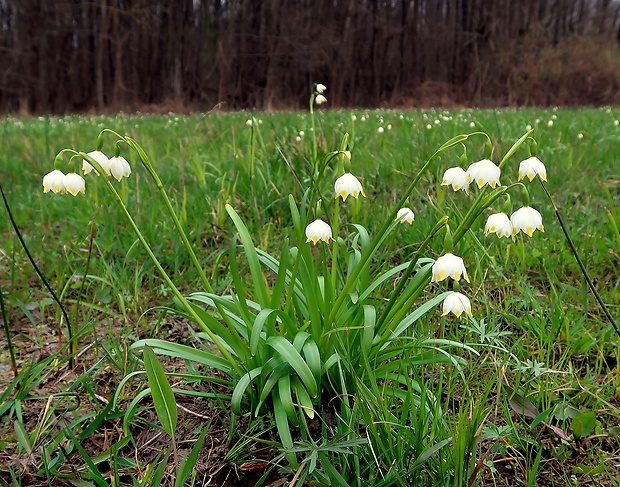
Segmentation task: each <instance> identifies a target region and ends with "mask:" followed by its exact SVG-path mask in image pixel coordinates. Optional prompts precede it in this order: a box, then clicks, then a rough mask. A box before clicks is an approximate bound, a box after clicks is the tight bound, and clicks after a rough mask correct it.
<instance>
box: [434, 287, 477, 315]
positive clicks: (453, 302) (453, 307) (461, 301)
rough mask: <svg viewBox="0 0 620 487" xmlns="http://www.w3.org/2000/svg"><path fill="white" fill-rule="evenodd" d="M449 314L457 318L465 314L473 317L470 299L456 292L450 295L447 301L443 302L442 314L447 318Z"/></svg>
mask: <svg viewBox="0 0 620 487" xmlns="http://www.w3.org/2000/svg"><path fill="white" fill-rule="evenodd" d="M448 313H454V314H455V315H456V317H457V318H458V317H459V316H461V315H462V314H463V313H465V314H468V315H469V316H471V303H470V302H469V298H468V297H467V296H465V295H464V294H461V293H459V292H455V291H453V292H451V293H450V294H448V296H446V299H444V300H443V313H441V316H445V315H447V314H448Z"/></svg>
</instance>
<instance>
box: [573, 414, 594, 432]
mask: <svg viewBox="0 0 620 487" xmlns="http://www.w3.org/2000/svg"><path fill="white" fill-rule="evenodd" d="M595 427H596V412H594V411H585V412H583V413H580V414H579V415H578V416H576V417H575V418H573V420H572V421H571V424H570V428H571V429H572V430H573V433H574V434H575V436H576V437H577V438H584V437H586V436H589V435H590V433H592V431H594V428H595Z"/></svg>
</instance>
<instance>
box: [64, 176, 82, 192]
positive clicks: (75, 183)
mask: <svg viewBox="0 0 620 487" xmlns="http://www.w3.org/2000/svg"><path fill="white" fill-rule="evenodd" d="M62 181H63V184H64V187H65V191H67V192H68V193H71V194H72V195H73V196H77V194H78V193H85V192H86V185H85V184H84V178H83V177H82V176H80V175H79V174H77V173H74V172H70V173H69V174H66V175H65V176H64V177H63V179H62Z"/></svg>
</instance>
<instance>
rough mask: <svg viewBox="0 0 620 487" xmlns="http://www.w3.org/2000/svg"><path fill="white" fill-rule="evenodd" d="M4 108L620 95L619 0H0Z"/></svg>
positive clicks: (418, 102)
mask: <svg viewBox="0 0 620 487" xmlns="http://www.w3.org/2000/svg"><path fill="white" fill-rule="evenodd" d="M0 23H1V26H2V27H1V29H0V112H4V113H6V112H13V113H19V114H32V113H37V114H40V113H48V112H51V113H65V112H75V111H79V112H89V111H100V112H101V111H114V110H125V111H129V110H136V109H141V110H149V109H150V110H158V109H160V110H164V109H165V110H167V109H174V110H181V109H185V110H204V109H210V108H213V107H214V106H216V105H217V104H220V103H221V105H219V106H220V107H221V108H223V109H239V108H258V109H279V108H300V107H304V106H306V104H307V101H308V93H309V90H310V89H311V86H312V83H313V82H321V83H324V84H326V85H327V86H328V92H327V93H326V94H327V98H328V100H329V105H330V106H399V107H414V106H429V105H434V106H455V105H456V106H458V105H478V106H515V105H593V104H596V105H599V104H613V103H618V102H620V93H619V91H620V90H619V88H620V51H619V49H618V43H619V42H620V0H389V1H382V0H263V1H261V0H90V1H82V0H0Z"/></svg>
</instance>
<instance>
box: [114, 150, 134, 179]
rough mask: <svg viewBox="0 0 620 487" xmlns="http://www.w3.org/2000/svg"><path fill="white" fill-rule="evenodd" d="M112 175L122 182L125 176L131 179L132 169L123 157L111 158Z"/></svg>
mask: <svg viewBox="0 0 620 487" xmlns="http://www.w3.org/2000/svg"><path fill="white" fill-rule="evenodd" d="M110 174H111V175H112V176H114V177H115V178H116V180H117V181H120V180H121V179H122V178H123V176H124V177H129V175H130V174H131V167H130V166H129V163H128V162H127V159H125V158H124V157H123V156H114V157H110Z"/></svg>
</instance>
